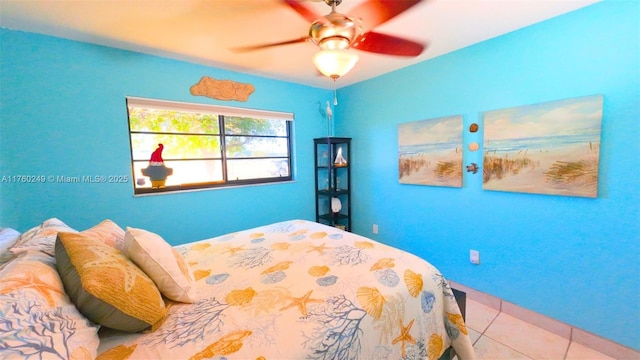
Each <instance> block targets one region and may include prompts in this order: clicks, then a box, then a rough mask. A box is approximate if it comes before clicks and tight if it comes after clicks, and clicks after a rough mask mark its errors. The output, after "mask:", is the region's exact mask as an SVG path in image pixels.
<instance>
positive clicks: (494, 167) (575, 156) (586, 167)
mask: <svg viewBox="0 0 640 360" xmlns="http://www.w3.org/2000/svg"><path fill="white" fill-rule="evenodd" d="M599 150H600V144H599V143H580V144H574V145H570V146H565V147H558V148H551V149H543V150H535V151H528V150H525V151H520V152H518V153H508V154H505V153H498V154H494V153H492V152H490V151H489V152H486V153H485V154H484V167H483V188H484V189H485V190H499V191H515V192H527V193H536V194H553V195H567V196H584V197H596V196H597V195H598V189H597V184H598V157H599Z"/></svg>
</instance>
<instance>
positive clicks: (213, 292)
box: [98, 220, 474, 360]
mask: <svg viewBox="0 0 640 360" xmlns="http://www.w3.org/2000/svg"><path fill="white" fill-rule="evenodd" d="M176 249H177V250H178V252H180V254H181V255H183V256H184V259H185V260H186V261H187V262H188V264H189V266H190V269H191V270H192V271H193V273H194V278H195V280H196V283H197V290H198V298H197V301H196V302H195V303H193V304H182V303H172V305H170V307H169V311H168V316H167V318H166V320H165V321H164V323H163V324H162V325H161V326H159V327H158V328H157V329H155V331H153V332H147V333H143V334H126V333H122V332H117V331H103V330H104V329H103V330H101V338H102V341H101V344H100V348H99V353H100V355H99V357H98V359H125V358H129V359H150V358H157V359H160V358H165V359H174V358H176V359H177V358H180V359H209V358H212V359H229V360H231V359H265V360H274V359H438V358H439V357H440V356H441V355H442V354H443V352H444V351H445V350H446V348H447V347H449V346H450V345H452V344H453V346H454V348H455V349H456V352H457V353H458V356H459V357H460V358H461V359H472V358H473V357H474V355H473V350H472V348H471V342H470V340H469V337H468V333H467V328H466V326H465V324H464V321H463V319H462V316H461V314H460V310H459V309H458V306H457V303H456V301H455V299H454V296H453V292H452V290H451V288H450V287H449V284H448V282H447V281H446V279H445V278H444V277H443V276H442V275H441V274H440V273H439V271H438V270H437V269H435V268H434V267H433V266H432V265H430V264H429V263H428V262H426V261H424V260H422V259H420V258H418V257H416V256H414V255H412V254H409V253H407V252H404V251H401V250H398V249H395V248H392V247H389V246H386V245H384V244H381V243H378V242H376V241H374V240H371V239H367V238H364V237H361V236H358V235H356V234H353V233H348V232H345V231H342V230H339V229H336V228H332V227H328V226H325V225H321V224H317V223H314V222H309V221H304V220H293V221H286V222H281V223H276V224H272V225H267V226H263V227H258V228H254V229H250V230H246V231H241V232H237V233H232V234H228V235H224V236H220V237H216V238H212V239H207V240H203V241H199V242H195V243H190V244H185V245H181V246H178V247H176Z"/></svg>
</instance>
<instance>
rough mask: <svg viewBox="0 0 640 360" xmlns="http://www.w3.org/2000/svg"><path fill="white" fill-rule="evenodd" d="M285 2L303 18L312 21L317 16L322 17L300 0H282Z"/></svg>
mask: <svg viewBox="0 0 640 360" xmlns="http://www.w3.org/2000/svg"><path fill="white" fill-rule="evenodd" d="M282 1H283V2H284V3H285V4H287V5H289V7H290V8H292V9H293V10H295V11H296V12H297V13H298V14H300V15H301V16H302V17H303V18H305V19H306V20H307V21H308V22H314V21H316V20H317V19H318V18H320V17H322V15H318V14H316V13H315V12H313V11H312V10H311V9H309V8H308V7H306V6H305V5H303V4H302V2H300V0H282Z"/></svg>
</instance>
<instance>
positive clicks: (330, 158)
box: [313, 137, 351, 231]
mask: <svg viewBox="0 0 640 360" xmlns="http://www.w3.org/2000/svg"><path fill="white" fill-rule="evenodd" d="M313 142H314V147H315V166H314V171H315V185H316V188H315V189H316V190H315V193H316V222H319V223H321V224H327V225H330V226H335V227H338V228H341V229H343V230H346V231H351V166H350V165H351V164H350V161H351V138H344V137H324V138H317V139H313ZM336 210H337V211H336Z"/></svg>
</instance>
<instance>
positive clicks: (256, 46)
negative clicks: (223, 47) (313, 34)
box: [230, 36, 310, 53]
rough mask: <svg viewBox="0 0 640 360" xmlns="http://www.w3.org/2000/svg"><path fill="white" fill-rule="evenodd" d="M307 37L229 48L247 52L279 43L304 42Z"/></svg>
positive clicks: (238, 51) (234, 50) (278, 44)
mask: <svg viewBox="0 0 640 360" xmlns="http://www.w3.org/2000/svg"><path fill="white" fill-rule="evenodd" d="M309 39H310V38H309V37H308V36H305V37H301V38H299V39H293V40H287V41H280V42H276V43H269V44H260V45H251V46H241V47H235V48H231V49H230V50H231V51H233V52H237V53H240V52H248V51H254V50H260V49H266V48H269V47H274V46H280V45H289V44H298V43H301V42H305V41H307V40H309Z"/></svg>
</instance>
